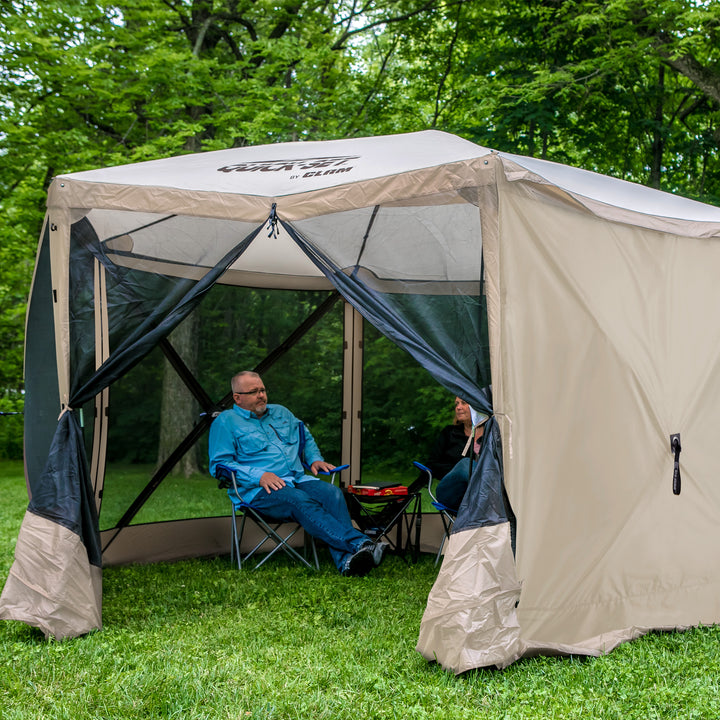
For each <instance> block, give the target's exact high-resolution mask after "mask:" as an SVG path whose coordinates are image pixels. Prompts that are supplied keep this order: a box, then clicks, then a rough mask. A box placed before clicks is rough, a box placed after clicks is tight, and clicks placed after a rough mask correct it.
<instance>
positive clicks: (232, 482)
mask: <svg viewBox="0 0 720 720" xmlns="http://www.w3.org/2000/svg"><path fill="white" fill-rule="evenodd" d="M215 477H216V479H217V481H218V487H219V488H221V489H224V490H232V491H233V493H232V495H230V494H228V497H229V498H230V502H231V504H232V523H231V525H230V562H232V563H234V562H235V561H236V559H237V566H238V570H241V569H242V565H243V563H244V562H247V561H248V560H250V558H252V557H253V556H254V555H255V553H257V552H259V551H260V550H261V548H262V547H263V546H264V545H265V544H266V543H268V542H271V543H273V546H272V549H271V550H270V551H269V552H268V553H267V554H266V555H265V557H264V558H263V559H262V560H258V562H257V563H256V564H255V567H254V569H255V570H257V569H258V568H259V567H260V566H261V565H264V564H265V563H266V562H267V561H268V560H269V559H270V558H271V557H272V556H273V555H275V553H276V552H277V551H278V550H282V551H283V552H285V553H286V554H287V555H288V556H289V557H290V558H292V559H293V560H297V561H298V562H300V563H302V564H303V565H305V567H308V568H310V569H311V570H313V569H315V570H318V569H319V568H320V563H319V562H318V557H317V549H316V548H315V538H313V537H312V535H309V534H308V533H305V553H304V555H301V554H300V553H299V552H298V551H297V550H296V549H295V548H294V547H292V545H290V540H292V538H294V537H295V535H297V533H298V532H299V531H300V530H302V526H301V525H300V523H297V522H295V521H293V520H281V521H277V520H275V519H274V518H272V519H271V518H268V517H266V516H264V515H263V514H262V513H261V512H260V511H259V510H256V509H255V508H254V507H253V506H252V505H250V503H247V502H245V500H243V497H242V495H240V493H239V491H238V486H237V478H236V477H235V473H234V471H233V470H232V469H231V468H229V467H227V466H225V465H218V466H217V468H216V470H215ZM233 496H234V497H233ZM248 519H249V520H250V521H251V522H253V523H254V524H255V525H256V526H257V528H258V529H259V530H260V535H261V538H260V541H259V542H258V543H257V544H256V545H255V547H253V548H252V550H250V551H248V552H247V553H245V555H243V554H242V552H241V546H242V539H243V535H244V533H245V523H246V522H247V520H248ZM238 520H240V528H239V529H238ZM283 526H285V529H284V530H283ZM308 547H309V548H310V550H312V562H310V561H309V560H308V559H307V554H308Z"/></svg>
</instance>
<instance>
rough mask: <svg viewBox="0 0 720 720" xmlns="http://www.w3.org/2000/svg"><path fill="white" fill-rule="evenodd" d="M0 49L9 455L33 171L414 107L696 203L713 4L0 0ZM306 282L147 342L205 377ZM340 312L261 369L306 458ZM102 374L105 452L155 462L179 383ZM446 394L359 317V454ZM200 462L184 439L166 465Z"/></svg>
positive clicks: (326, 414)
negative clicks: (106, 382) (108, 438)
mask: <svg viewBox="0 0 720 720" xmlns="http://www.w3.org/2000/svg"><path fill="white" fill-rule="evenodd" d="M0 57H1V61H0V348H1V350H2V352H1V353H0V412H2V413H3V415H2V416H0V458H2V457H4V458H10V459H13V458H20V457H22V414H21V413H22V409H23V394H24V388H23V371H22V357H23V334H24V322H25V311H26V304H27V298H28V293H29V289H30V283H31V278H32V270H33V266H34V260H35V252H36V247H37V238H38V236H39V233H40V229H41V225H42V221H43V214H44V206H45V198H46V192H47V188H48V184H49V182H50V180H51V179H52V177H53V176H55V175H57V174H60V173H67V172H74V171H79V170H84V169H89V168H96V167H103V166H110V165H120V164H124V163H129V162H139V161H142V160H149V159H154V158H159V157H166V156H169V155H176V154H181V153H187V152H200V151H207V150H216V149H222V148H228V147H237V146H243V145H250V144H261V143H273V142H283V141H296V140H323V139H330V138H347V137H358V136H367V135H379V134H389V133H397V132H410V131H416V130H423V129H428V128H435V129H439V130H444V131H447V132H451V133H455V134H457V135H460V136H462V137H464V138H466V139H468V140H471V141H473V142H476V143H478V144H480V145H483V146H486V147H490V148H494V149H497V150H503V151H509V152H514V153H519V154H523V155H530V156H535V157H542V158H545V159H548V160H554V161H558V162H563V163H567V164H571V165H575V166H579V167H583V168H586V169H589V170H594V171H598V172H601V173H605V174H607V175H612V176H614V177H619V178H622V179H625V180H631V181H635V182H639V183H643V184H646V185H649V186H652V187H655V188H660V189H662V190H666V191H669V192H673V193H678V194H681V195H685V196H687V197H691V198H695V199H698V200H702V201H704V202H709V203H713V204H718V203H720V155H719V152H718V145H719V143H720V3H716V2H708V1H705V2H703V1H701V0H608V1H606V2H596V1H587V0H376V1H375V2H372V1H369V2H364V0H335V1H332V0H330V1H329V0H273V1H271V0H239V1H238V0H130V1H128V2H122V3H113V2H108V1H106V0H99V1H96V2H89V1H87V0H59V1H58V0H42V2H30V1H28V2H23V1H22V0H0ZM322 299H323V295H322V294H312V293H304V294H303V293H291V294H288V292H287V291H285V292H282V293H278V292H275V293H270V292H261V291H257V290H243V291H237V290H234V289H233V290H232V291H231V289H228V288H222V287H217V288H216V289H215V290H214V291H213V293H212V294H211V296H210V297H209V298H208V300H207V301H205V302H204V303H203V304H202V305H201V306H200V308H199V309H198V311H197V312H196V313H194V314H193V315H192V316H191V317H190V318H189V319H188V320H187V321H186V322H185V323H183V324H182V325H181V326H180V327H179V328H178V329H177V330H176V331H175V333H174V334H173V336H171V340H172V341H173V344H174V345H175V346H176V348H177V349H178V351H179V352H180V353H181V355H182V356H183V358H184V360H185V362H186V363H187V364H188V365H189V366H190V367H191V368H192V369H193V370H194V371H195V372H196V373H197V374H198V377H200V379H201V382H202V383H203V385H204V386H205V387H206V388H207V389H208V391H209V392H210V394H211V396H212V397H218V398H219V397H221V396H223V395H224V394H225V393H226V392H227V385H228V376H229V374H230V373H231V372H232V371H234V370H236V369H240V368H246V367H253V366H254V365H255V364H256V363H257V362H259V361H260V360H261V359H262V358H264V357H265V356H266V355H267V354H268V353H269V352H271V351H272V350H273V349H275V348H276V347H278V346H279V345H281V344H282V342H283V340H284V339H285V338H286V337H287V336H288V335H289V334H290V333H291V332H292V330H293V328H294V327H295V326H296V325H297V324H298V323H299V322H300V321H302V319H303V318H304V317H306V316H307V315H308V314H309V313H310V312H311V311H312V309H313V307H315V306H316V305H317V304H318V303H319V302H320V301H321V300H322ZM340 332H341V313H340V312H339V305H338V306H337V308H336V309H335V310H334V311H333V312H332V313H330V314H329V315H328V316H327V318H326V319H325V320H324V321H323V323H321V324H319V325H318V326H317V327H316V329H314V330H313V332H312V334H310V335H308V336H307V337H306V338H305V340H304V341H303V342H301V343H300V344H298V345H297V346H296V347H295V348H294V349H293V350H292V351H291V353H288V355H287V356H285V357H284V358H283V359H282V360H281V361H280V362H279V363H277V364H276V365H275V366H273V368H272V369H271V370H269V371H268V374H267V376H266V377H265V381H266V384H267V386H268V388H269V389H270V401H271V402H272V401H275V402H282V403H283V404H288V405H289V406H290V407H291V408H292V409H293V411H295V412H296V414H297V415H299V416H300V417H303V418H305V419H306V420H308V421H309V424H310V426H311V428H312V431H313V434H314V435H315V436H316V438H317V439H318V441H319V443H320V445H321V447H323V448H324V449H326V455H327V456H328V457H329V459H335V458H337V452H336V451H337V447H338V442H339V437H338V432H339V424H340V423H339V421H338V418H339V412H340V390H339V388H340V382H341V372H342V368H341V350H340V345H341V335H340ZM118 385H119V387H115V386H114V389H113V390H112V391H111V392H112V393H113V396H112V397H113V399H112V400H111V402H112V403H113V405H114V411H113V418H114V419H113V426H112V427H111V434H113V433H115V434H116V436H117V437H118V438H120V441H119V442H115V443H112V444H111V448H115V449H114V450H111V456H110V458H109V459H110V460H111V461H117V462H120V461H122V462H128V463H156V464H157V463H158V462H161V461H162V459H163V457H164V455H166V454H167V452H168V448H171V447H173V446H174V445H173V443H174V442H175V441H176V439H177V437H178V436H180V437H181V436H182V434H183V432H184V429H183V427H182V426H180V427H173V426H172V423H171V422H170V418H179V419H180V420H179V421H180V422H181V423H182V422H185V423H187V422H193V413H195V414H196V413H197V409H196V408H194V407H193V404H192V398H191V397H190V395H189V394H187V393H185V392H184V389H183V387H182V383H181V382H180V381H179V379H178V378H177V377H176V376H174V375H173V374H172V371H171V370H170V368H169V366H167V364H166V363H165V361H164V360H163V358H162V356H161V355H160V354H159V353H158V354H154V355H153V356H151V357H150V358H148V359H147V360H146V361H144V362H143V363H142V364H141V365H140V366H138V367H137V368H136V369H135V370H134V371H133V373H132V374H131V375H130V376H128V377H127V378H125V379H124V380H123V381H121V383H119V384H118ZM451 402H452V398H451V397H450V396H449V393H448V392H447V391H445V390H444V389H442V388H440V387H439V386H437V385H436V384H435V383H434V382H433V381H432V380H431V378H429V376H427V374H426V373H425V371H423V370H422V369H421V368H419V367H418V366H416V365H415V364H414V363H413V362H412V361H411V360H410V359H409V358H407V357H405V356H404V355H403V354H402V353H400V351H399V350H398V349H397V348H395V347H394V346H392V344H391V343H389V342H388V341H387V340H385V339H384V338H382V337H381V336H379V335H378V334H377V333H375V332H374V331H373V330H372V329H371V328H367V331H366V338H365V383H364V412H363V417H364V430H363V432H364V435H363V461H364V462H368V463H373V464H375V465H378V464H380V465H382V464H391V463H400V462H402V463H405V464H407V463H409V461H410V460H411V459H413V458H415V457H422V456H423V452H424V449H425V448H426V447H427V444H428V442H429V440H430V438H431V437H432V436H433V435H434V434H435V433H436V431H437V429H438V427H440V426H442V425H444V424H446V423H447V422H449V421H450V418H451V415H450V406H451ZM328 448H329V451H328V450H327V449H328ZM113 453H114V454H113ZM202 465H203V453H202V448H198V450H197V452H195V453H194V454H190V455H189V456H188V459H187V461H186V464H185V465H183V466H179V467H178V470H179V471H181V472H183V473H184V474H186V475H187V474H190V473H192V472H194V471H196V470H197V469H198V467H200V469H202Z"/></svg>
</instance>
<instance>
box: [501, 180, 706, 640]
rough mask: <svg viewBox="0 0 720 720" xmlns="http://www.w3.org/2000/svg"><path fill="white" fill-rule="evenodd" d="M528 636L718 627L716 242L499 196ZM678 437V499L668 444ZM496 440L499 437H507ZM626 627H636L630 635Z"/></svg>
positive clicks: (514, 486)
mask: <svg viewBox="0 0 720 720" xmlns="http://www.w3.org/2000/svg"><path fill="white" fill-rule="evenodd" d="M501 228H502V237H501V243H502V253H503V261H504V263H503V265H502V267H501V277H500V282H501V284H502V287H503V290H504V293H505V294H504V299H503V300H504V301H503V327H502V350H503V368H502V372H503V373H504V382H503V384H502V388H501V390H502V392H501V395H500V396H498V395H497V394H495V399H496V401H497V403H498V405H499V412H501V413H505V414H507V415H508V416H509V420H510V421H511V424H512V443H513V449H514V453H515V454H514V457H510V458H508V457H507V456H506V463H505V481H506V486H507V490H508V494H509V496H510V501H511V504H512V507H513V509H514V511H515V513H516V515H517V520H518V524H517V528H518V536H517V573H518V579H519V581H520V582H521V583H522V588H523V592H522V597H521V599H520V604H519V606H518V608H517V616H518V620H519V622H520V625H521V628H522V638H523V640H524V641H525V642H527V643H528V644H530V645H534V646H542V647H549V646H565V647H576V648H577V647H582V648H584V649H585V651H590V650H593V648H592V647H590V646H589V645H588V640H587V639H588V638H602V640H601V641H600V642H601V643H602V647H598V648H595V650H597V651H602V649H603V648H604V647H606V646H607V644H606V640H605V639H604V638H607V637H611V636H614V635H615V634H617V633H620V634H623V633H625V632H626V631H625V629H627V628H655V627H657V628H667V627H676V626H687V625H696V624H699V623H702V624H707V623H715V622H718V621H719V620H720V601H719V600H718V599H717V598H718V578H720V558H718V556H717V554H716V553H713V552H710V551H709V550H708V549H709V548H713V547H715V546H716V545H717V544H718V543H720V525H719V524H718V522H717V518H718V516H720V487H718V484H717V482H716V481H715V480H716V478H717V477H718V476H719V475H720V456H718V453H717V441H716V440H715V439H714V438H713V434H714V429H716V428H717V427H718V426H719V425H720V406H718V404H717V403H715V402H712V401H710V400H709V399H710V398H713V397H717V394H718V392H720V352H719V348H720V328H718V327H717V326H716V325H714V324H713V323H708V322H707V317H708V315H707V309H708V308H712V307H718V306H719V305H720V285H718V283H717V281H716V278H717V268H719V267H720V245H718V244H717V243H713V242H708V241H705V240H699V239H696V238H688V237H678V236H674V235H665V234H661V233H657V232H654V231H651V230H647V229H642V228H637V227H630V226H627V225H620V224H612V223H608V222H606V221H603V220H601V219H598V218H595V217H592V216H589V215H588V214H587V213H585V212H581V211H579V210H576V209H573V208H571V207H567V206H559V205H550V204H547V203H541V202H540V200H539V199H538V198H537V197H534V196H532V195H529V194H527V193H526V192H525V191H524V190H523V189H522V188H520V187H518V186H517V185H516V186H514V187H505V188H503V193H502V194H501ZM672 433H681V434H682V448H683V450H682V455H681V458H680V466H681V473H682V492H681V494H679V495H674V494H673V489H672V479H673V454H672V452H671V450H670V435H671V434H672ZM503 440H504V441H505V440H507V438H505V437H504V438H503ZM633 632H634V631H632V630H631V631H629V636H632V635H633Z"/></svg>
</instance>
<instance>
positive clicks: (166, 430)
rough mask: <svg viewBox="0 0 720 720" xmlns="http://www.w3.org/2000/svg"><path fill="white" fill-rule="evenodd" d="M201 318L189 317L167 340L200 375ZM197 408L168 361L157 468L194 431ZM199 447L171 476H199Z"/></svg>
mask: <svg viewBox="0 0 720 720" xmlns="http://www.w3.org/2000/svg"><path fill="white" fill-rule="evenodd" d="M197 331H198V314H197V313H196V312H192V313H190V315H189V316H188V317H187V318H185V320H184V321H183V322H182V323H180V325H178V326H177V327H176V328H175V330H173V332H172V333H171V334H170V336H169V337H168V340H169V341H170V343H171V345H172V346H173V347H174V348H175V350H176V352H177V353H178V355H180V357H181V358H182V360H183V362H184V363H185V365H187V367H188V369H189V370H190V372H192V373H195V372H196V371H197V364H198V362H197V360H198V332H197ZM197 416H198V404H197V402H196V401H195V398H194V397H193V396H192V394H191V393H190V391H189V390H188V389H187V388H186V387H185V384H184V383H183V381H182V379H181V378H180V376H179V375H178V374H177V373H176V372H175V370H174V369H173V367H172V366H171V365H170V363H169V362H168V361H167V360H165V362H164V368H163V384H162V405H161V414H160V441H159V444H158V460H157V464H158V467H159V466H160V464H161V463H162V462H164V461H165V459H166V458H167V457H168V455H170V453H171V452H172V451H173V450H175V448H176V447H177V446H178V445H179V444H180V442H181V441H182V440H183V438H184V437H185V436H186V435H187V434H188V433H189V432H190V430H192V428H193V426H194V424H195V423H196V422H197V419H198V417H197ZM199 472H200V467H199V465H198V457H197V446H195V445H194V446H193V447H191V448H190V449H189V450H188V451H187V453H185V455H184V456H183V457H182V459H181V460H180V462H179V463H178V464H177V465H175V467H174V468H173V470H172V472H171V474H172V475H182V476H183V477H190V476H191V475H193V474H194V473H199Z"/></svg>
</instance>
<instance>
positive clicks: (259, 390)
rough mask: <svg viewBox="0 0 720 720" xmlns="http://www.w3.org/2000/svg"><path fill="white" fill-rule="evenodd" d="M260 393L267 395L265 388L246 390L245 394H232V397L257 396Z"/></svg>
mask: <svg viewBox="0 0 720 720" xmlns="http://www.w3.org/2000/svg"><path fill="white" fill-rule="evenodd" d="M260 393H265V394H267V390H266V389H265V388H255V390H248V391H247V392H237V391H235V392H233V395H259V394H260Z"/></svg>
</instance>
